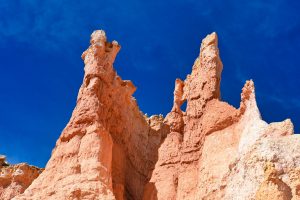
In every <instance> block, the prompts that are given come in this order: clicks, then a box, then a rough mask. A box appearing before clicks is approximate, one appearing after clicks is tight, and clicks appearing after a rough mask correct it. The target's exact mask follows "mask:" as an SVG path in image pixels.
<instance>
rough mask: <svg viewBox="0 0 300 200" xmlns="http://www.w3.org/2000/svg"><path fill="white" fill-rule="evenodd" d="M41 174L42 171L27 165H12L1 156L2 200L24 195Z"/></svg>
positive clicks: (0, 195)
mask: <svg viewBox="0 0 300 200" xmlns="http://www.w3.org/2000/svg"><path fill="white" fill-rule="evenodd" d="M41 172H42V169H40V168H37V167H34V166H30V165H27V164H26V163H21V164H17V165H10V164H9V163H7V162H6V160H5V156H2V155H0V199H1V200H10V199H12V198H13V197H15V196H17V195H19V194H22V193H23V192H24V191H25V189H26V188H27V187H28V186H29V185H30V184H31V183H32V181H33V180H34V179H36V178H37V177H38V176H39V174H40V173H41Z"/></svg>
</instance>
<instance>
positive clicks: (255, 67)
mask: <svg viewBox="0 0 300 200" xmlns="http://www.w3.org/2000/svg"><path fill="white" fill-rule="evenodd" d="M299 10H300V1H298V0H294V1H289V0H269V1H258V0H251V1H249V0H247V1H238V0H236V1H233V0H228V1H223V0H217V1H214V0H182V1H179V0H164V1H162V0H151V1H142V0H140V1H139V0H126V1H120V0H119V1H117V0H105V1H101V0H98V1H97V0H94V1H88V0H85V1H75V0H51V1H50V0H49V1H46V0H40V1H39V0H27V1H25V0H24V1H22V0H0V60H1V61H0V67H1V68H0V69H1V73H0V91H1V92H0V138H1V143H0V154H1V153H2V154H6V155H7V156H8V160H9V161H10V162H12V163H16V162H24V161H25V162H29V163H30V164H34V165H38V166H41V167H43V166H45V164H46V162H47V161H48V159H49V157H50V154H51V151H52V149H53V147H54V145H55V142H56V140H57V138H58V137H59V135H60V133H61V131H62V129H63V128H64V127H65V125H66V123H67V122H68V120H69V117H70V115H71V112H72V110H73V108H74V106H75V101H76V96H77V92H78V89H79V86H80V84H81V81H82V78H83V62H82V60H81V58H80V56H81V53H82V52H83V51H84V50H85V49H86V48H87V47H88V45H89V37H90V34H91V33H92V31H93V30H95V29H104V30H105V31H106V33H107V35H108V38H109V40H113V39H115V40H117V41H118V42H119V43H120V44H121V46H122V49H121V51H120V53H119V55H118V56H117V60H116V62H115V68H116V69H117V71H118V73H119V74H120V75H121V77H122V78H123V79H130V80H132V81H133V82H134V84H135V85H136V86H137V88H138V90H137V92H136V93H135V97H136V98H137V100H138V103H139V106H140V108H141V110H142V111H143V112H144V113H148V115H150V114H158V113H163V114H164V115H165V114H166V113H167V112H168V111H169V110H170V108H171V106H172V98H173V94H172V93H173V87H174V81H175V78H176V77H180V78H184V77H185V76H186V74H188V73H189V72H190V71H191V67H192V64H193V62H194V60H195V58H196V57H197V55H198V53H199V45H200V43H201V40H202V38H203V37H205V35H207V34H209V33H211V32H213V31H216V32H217V33H218V35H219V47H220V51H221V58H222V60H223V64H224V70H223V76H222V77H223V78H222V96H223V99H224V100H226V101H228V102H229V103H231V104H233V105H234V106H236V107H238V105H239V101H240V92H241V88H242V86H243V84H244V82H245V81H246V80H247V79H250V78H251V79H253V80H254V82H255V85H256V94H257V101H258V105H259V107H260V110H261V113H262V116H263V117H264V119H265V120H266V121H267V122H271V121H281V120H284V119H285V118H288V117H290V118H291V119H292V121H293V122H294V124H295V129H296V131H297V132H300V115H299V113H300V89H299V86H300V78H299V75H300V69H299V67H300V64H299V63H300V55H299V52H300V14H299Z"/></svg>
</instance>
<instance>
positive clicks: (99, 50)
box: [14, 31, 300, 200]
mask: <svg viewBox="0 0 300 200" xmlns="http://www.w3.org/2000/svg"><path fill="white" fill-rule="evenodd" d="M119 49H120V46H119V44H118V43H117V42H116V41H113V42H111V43H110V42H107V39H106V35H105V33H104V32H103V31H95V32H94V33H93V34H92V36H91V45H90V47H89V48H88V49H87V50H86V51H85V52H84V53H83V54H82V58H83V60H84V63H85V68H84V69H85V75H84V79H83V84H82V86H81V88H80V90H79V94H78V99H77V105H76V108H75V110H74V111H73V114H72V117H71V119H70V122H69V123H68V124H67V126H66V128H65V129H64V130H63V132H62V134H61V136H60V138H59V139H58V141H57V143H56V147H55V148H54V150H53V152H52V156H51V159H50V160H49V162H48V164H47V166H46V169H45V171H44V172H43V173H42V174H41V175H40V176H39V177H38V178H37V179H36V180H35V181H34V182H33V183H32V185H31V186H30V187H29V188H28V189H27V190H26V191H25V192H24V193H23V194H22V195H19V196H17V197H16V198H14V199H15V200H21V199H22V200H26V199H61V200H64V199H103V200H105V199H116V200H125V199H127V200H176V199H177V200H199V199H206V200H208V199H228V200H229V199H230V200H231V199H236V200H243V199H245V200H246V199H247V200H248V199H271V198H272V199H294V200H295V199H300V196H299V195H300V176H299V175H300V152H299V150H298V149H299V148H300V146H299V145H300V143H299V142H300V137H299V136H297V135H293V133H294V130H293V124H292V122H291V121H290V120H289V119H287V120H285V121H283V122H278V123H271V124H268V123H266V122H265V121H263V120H262V119H261V116H260V112H259V110H258V107H257V104H256V100H255V89H254V83H253V81H252V80H250V81H246V83H245V86H244V87H243V89H242V94H241V103H240V107H239V108H234V107H233V106H231V105H229V104H228V103H226V102H224V101H222V100H221V92H220V83H221V73H222V69H223V65H222V62H221V59H220V56H219V50H218V38H217V35H216V33H212V34H210V35H208V36H207V37H206V38H205V39H203V41H202V44H201V48H200V54H199V57H198V58H197V59H196V61H195V63H194V66H193V69H192V72H191V74H190V75H188V76H187V78H186V79H185V80H180V79H176V81H175V89H174V101H173V107H172V109H171V111H170V113H168V115H167V116H166V117H165V118H163V117H162V116H151V117H149V118H148V117H147V116H145V115H143V114H142V113H141V111H140V110H139V108H138V106H137V103H136V101H135V99H134V98H133V97H132V94H133V93H134V91H135V87H134V85H133V83H132V82H130V81H124V80H122V79H121V78H120V77H119V76H118V75H117V73H116V72H115V70H114V68H113V62H114V59H115V57H116V55H117V53H118V51H119ZM184 103H186V104H187V107H186V110H182V108H181V107H182V105H183V104H184ZM272 196H273V197H272Z"/></svg>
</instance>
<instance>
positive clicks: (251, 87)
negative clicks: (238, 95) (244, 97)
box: [242, 79, 255, 93]
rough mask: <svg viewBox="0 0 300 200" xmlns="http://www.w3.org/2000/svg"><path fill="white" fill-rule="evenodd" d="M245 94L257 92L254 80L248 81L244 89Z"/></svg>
mask: <svg viewBox="0 0 300 200" xmlns="http://www.w3.org/2000/svg"><path fill="white" fill-rule="evenodd" d="M242 91H243V93H254V92H255V86H254V82H253V80H252V79H250V80H247V81H246V83H245V85H244V87H243V90H242Z"/></svg>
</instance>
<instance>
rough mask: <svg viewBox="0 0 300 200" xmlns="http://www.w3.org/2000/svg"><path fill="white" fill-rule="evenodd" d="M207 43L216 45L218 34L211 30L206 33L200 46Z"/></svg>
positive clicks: (204, 45)
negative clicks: (209, 32)
mask: <svg viewBox="0 0 300 200" xmlns="http://www.w3.org/2000/svg"><path fill="white" fill-rule="evenodd" d="M209 45H215V46H217V45H218V35H217V33H216V32H212V33H211V34H208V35H207V36H206V37H205V38H204V39H203V40H202V44H201V46H202V47H206V46H209Z"/></svg>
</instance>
